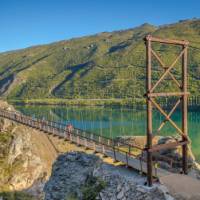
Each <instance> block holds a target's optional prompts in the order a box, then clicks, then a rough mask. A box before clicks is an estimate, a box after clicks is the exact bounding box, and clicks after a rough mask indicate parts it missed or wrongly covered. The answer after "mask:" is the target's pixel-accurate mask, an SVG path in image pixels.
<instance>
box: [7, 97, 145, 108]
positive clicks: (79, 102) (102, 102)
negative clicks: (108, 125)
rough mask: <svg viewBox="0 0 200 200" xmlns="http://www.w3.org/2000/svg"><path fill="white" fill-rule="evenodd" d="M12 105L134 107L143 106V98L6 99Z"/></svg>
mask: <svg viewBox="0 0 200 200" xmlns="http://www.w3.org/2000/svg"><path fill="white" fill-rule="evenodd" d="M7 102H8V103H10V104H14V105H47V106H51V105H54V106H66V105H70V106H103V107H107V106H113V107H135V108H145V101H144V100H143V99H141V100H139V101H137V102H134V101H133V99H114V98H113V99H21V100H14V99H7Z"/></svg>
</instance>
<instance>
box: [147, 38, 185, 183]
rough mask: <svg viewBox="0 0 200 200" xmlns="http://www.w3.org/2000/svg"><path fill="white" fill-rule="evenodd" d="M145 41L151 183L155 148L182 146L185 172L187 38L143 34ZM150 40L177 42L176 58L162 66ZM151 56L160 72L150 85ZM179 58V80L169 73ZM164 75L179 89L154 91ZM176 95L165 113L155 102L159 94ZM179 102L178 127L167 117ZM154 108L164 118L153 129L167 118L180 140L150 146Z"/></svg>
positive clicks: (148, 154) (148, 168)
mask: <svg viewBox="0 0 200 200" xmlns="http://www.w3.org/2000/svg"><path fill="white" fill-rule="evenodd" d="M144 40H145V44H146V94H145V96H146V105H147V130H146V134H147V148H146V150H147V176H148V177H147V180H148V185H149V186H151V185H152V180H153V177H152V168H153V160H152V153H153V152H155V151H159V150H161V149H170V148H174V147H177V146H182V172H183V173H184V174H187V168H188V163H187V144H188V142H189V139H188V136H187V135H188V125H187V98H188V94H189V93H188V92H187V49H188V44H189V42H188V41H183V40H181V41H180V40H170V39H160V38H156V37H152V36H151V35H147V36H146V38H145V39H144ZM152 43H160V44H166V45H176V46H177V45H178V46H180V47H181V48H182V49H181V52H180V54H179V55H178V56H177V57H176V59H175V60H174V61H173V62H172V64H171V65H170V66H166V65H165V64H164V62H163V61H162V60H161V58H160V56H159V55H158V54H157V53H156V52H155V51H154V50H153V48H152ZM153 57H154V58H155V59H156V60H157V61H158V63H159V66H161V68H163V71H164V72H163V74H162V75H161V77H160V78H159V79H158V81H157V82H156V83H155V84H154V85H153V84H152V58H153ZM179 59H181V66H182V70H181V71H182V77H181V79H182V80H181V83H179V81H178V80H177V78H176V77H175V76H174V75H173V73H172V72H171V70H172V69H173V68H174V67H175V64H177V61H178V60H179ZM166 76H170V78H171V79H172V81H174V83H175V84H176V85H177V86H178V89H179V91H177V92H157V93H156V92H155V89H156V88H157V87H158V86H159V84H160V83H161V82H162V81H164V78H166ZM173 96H176V97H179V98H178V100H177V102H176V103H175V105H174V106H173V108H172V110H171V111H170V112H169V113H166V111H164V109H163V108H162V107H161V106H160V105H159V104H158V103H157V102H156V98H157V97H159V98H161V97H173ZM179 104H181V112H182V127H181V128H179V127H178V125H177V124H176V123H175V122H174V121H173V120H172V119H171V115H172V114H173V112H174V111H175V109H176V108H177V107H178V105H179ZM153 107H155V108H156V109H157V110H158V111H159V112H160V113H161V114H162V115H163V116H164V117H165V119H164V121H163V122H162V123H161V125H160V127H159V128H158V129H157V130H156V132H159V131H160V130H161V129H162V127H163V126H164V125H165V123H166V122H167V121H168V122H169V123H170V124H171V125H172V126H173V127H174V128H175V129H176V131H177V133H179V134H180V136H181V140H178V141H177V142H171V143H167V144H162V145H153V144H152V139H153V136H154V131H153V128H152V124H153V118H152V112H153V110H152V108H153Z"/></svg>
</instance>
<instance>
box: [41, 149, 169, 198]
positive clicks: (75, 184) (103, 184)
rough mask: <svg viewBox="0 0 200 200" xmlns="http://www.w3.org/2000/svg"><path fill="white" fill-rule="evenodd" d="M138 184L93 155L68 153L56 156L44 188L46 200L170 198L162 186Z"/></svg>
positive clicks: (132, 176)
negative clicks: (148, 186) (150, 186)
mask: <svg viewBox="0 0 200 200" xmlns="http://www.w3.org/2000/svg"><path fill="white" fill-rule="evenodd" d="M130 177H131V178H130ZM134 178H135V181H134ZM137 181H138V179H137V178H136V177H134V172H133V173H132V174H131V175H128V176H126V175H125V174H121V173H119V171H118V170H117V168H116V167H115V168H114V167H113V166H111V165H108V164H105V163H104V162H102V160H101V159H100V158H98V157H97V156H95V155H88V154H85V153H82V152H71V153H68V154H63V155H61V156H59V157H58V159H57V160H56V162H55V163H54V165H53V171H52V175H51V177H50V179H49V181H48V182H47V183H46V185H45V188H44V192H45V200H57V199H59V200H65V199H69V200H70V199H77V200H93V199H98V200H133V199H136V200H161V199H162V200H165V199H166V200H167V199H173V198H172V197H171V196H169V195H168V194H167V192H166V190H165V189H163V188H162V187H161V186H159V185H157V186H154V187H153V188H147V187H145V186H143V185H142V184H139V183H138V182H137ZM142 183H143V182H142Z"/></svg>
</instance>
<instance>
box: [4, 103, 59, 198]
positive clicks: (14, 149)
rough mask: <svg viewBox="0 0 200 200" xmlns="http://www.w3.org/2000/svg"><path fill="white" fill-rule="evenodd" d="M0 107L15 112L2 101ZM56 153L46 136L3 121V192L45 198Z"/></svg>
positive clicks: (5, 120) (8, 121)
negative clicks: (16, 192)
mask: <svg viewBox="0 0 200 200" xmlns="http://www.w3.org/2000/svg"><path fill="white" fill-rule="evenodd" d="M0 105H1V106H2V107H3V108H5V109H8V110H14V108H13V107H12V106H8V105H7V104H6V103H2V102H1V101H0ZM53 150H54V149H53V148H52V147H51V145H50V144H49V141H48V139H47V138H46V136H45V135H44V134H43V133H41V132H39V131H37V130H33V129H31V128H28V127H26V126H23V125H21V124H17V123H15V122H12V121H10V120H8V119H4V118H0V152H1V153H0V161H1V162H0V191H22V190H23V191H24V190H27V191H29V192H30V193H31V194H33V195H37V196H38V195H40V193H41V195H42V190H43V186H44V183H45V182H46V181H47V179H48V177H49V176H50V173H51V168H52V163H53V162H54V160H55V159H56V156H57V153H56V152H54V151H53Z"/></svg>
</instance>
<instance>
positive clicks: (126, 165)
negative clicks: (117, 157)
mask: <svg viewBox="0 0 200 200" xmlns="http://www.w3.org/2000/svg"><path fill="white" fill-rule="evenodd" d="M126 167H128V153H127V152H126Z"/></svg>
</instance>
